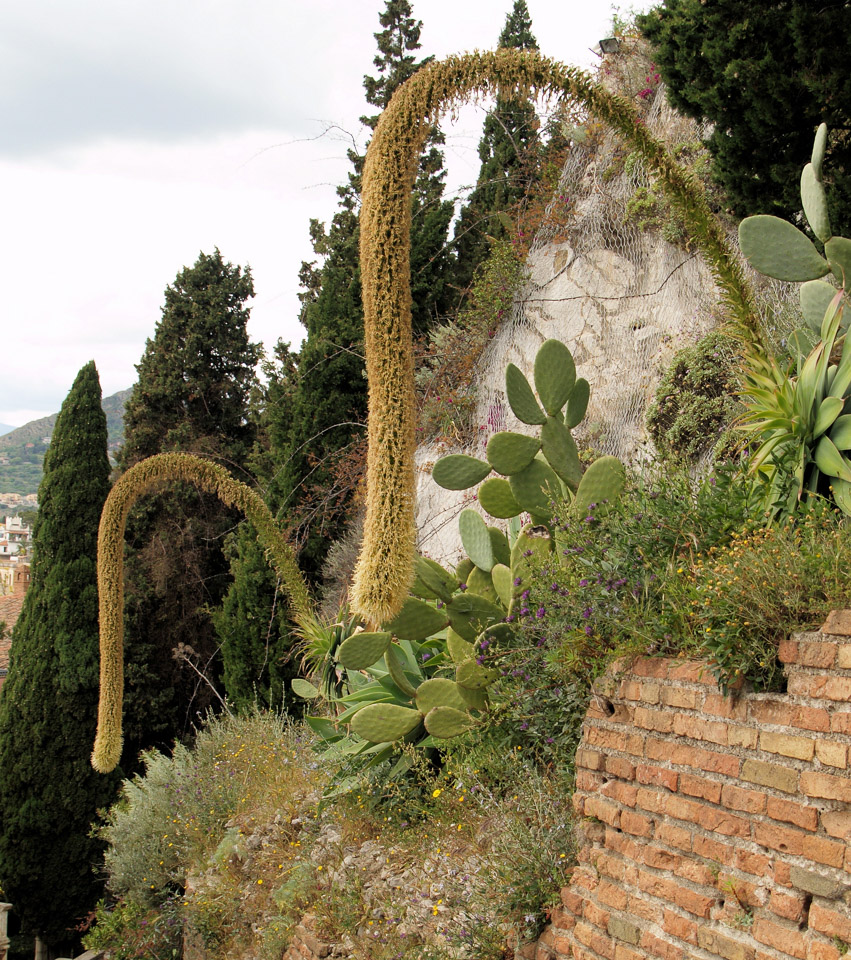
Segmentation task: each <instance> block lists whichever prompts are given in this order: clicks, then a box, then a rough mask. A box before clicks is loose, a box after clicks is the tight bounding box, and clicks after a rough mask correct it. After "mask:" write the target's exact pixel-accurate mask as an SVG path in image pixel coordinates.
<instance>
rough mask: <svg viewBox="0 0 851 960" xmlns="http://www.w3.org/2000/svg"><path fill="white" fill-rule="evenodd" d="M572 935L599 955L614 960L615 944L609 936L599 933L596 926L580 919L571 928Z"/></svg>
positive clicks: (607, 959)
mask: <svg viewBox="0 0 851 960" xmlns="http://www.w3.org/2000/svg"><path fill="white" fill-rule="evenodd" d="M573 935H574V937H576V939H577V940H578V941H579V942H580V943H584V944H585V946H586V947H588V948H589V949H591V950H593V951H594V952H595V953H598V954H599V955H600V956H601V957H605V958H606V960H614V956H615V946H614V943H613V942H612V939H611V937H609V936H608V935H607V934H604V933H601V932H600V931H599V930H598V929H597V928H596V927H592V926H591V925H590V924H587V923H583V922H581V921H580V922H579V923H577V924H576V926H575V927H574V928H573Z"/></svg>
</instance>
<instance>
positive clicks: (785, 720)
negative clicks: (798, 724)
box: [748, 697, 798, 727]
mask: <svg viewBox="0 0 851 960" xmlns="http://www.w3.org/2000/svg"><path fill="white" fill-rule="evenodd" d="M797 709H798V708H797V707H796V706H795V705H794V704H792V703H789V701H788V700H781V699H773V698H771V697H767V698H765V699H753V700H749V701H748V714H749V716H750V718H751V719H752V720H756V721H757V722H758V723H773V724H776V725H777V726H780V727H794V726H795V714H796V711H797Z"/></svg>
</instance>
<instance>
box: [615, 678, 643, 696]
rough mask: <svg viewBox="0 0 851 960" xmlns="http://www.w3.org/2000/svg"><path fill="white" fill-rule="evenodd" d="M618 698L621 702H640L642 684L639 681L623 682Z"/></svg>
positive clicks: (619, 688)
mask: <svg viewBox="0 0 851 960" xmlns="http://www.w3.org/2000/svg"><path fill="white" fill-rule="evenodd" d="M617 696H618V697H619V698H620V699H621V700H640V699H641V684H640V683H639V682H638V681H637V680H623V681H621V685H620V687H618V692H617Z"/></svg>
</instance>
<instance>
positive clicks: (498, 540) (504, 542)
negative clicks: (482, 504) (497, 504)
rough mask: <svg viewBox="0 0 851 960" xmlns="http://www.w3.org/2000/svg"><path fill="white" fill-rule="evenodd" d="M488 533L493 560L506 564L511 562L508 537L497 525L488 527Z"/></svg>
mask: <svg viewBox="0 0 851 960" xmlns="http://www.w3.org/2000/svg"><path fill="white" fill-rule="evenodd" d="M488 533H489V534H490V538H491V547H492V548H493V558H494V561H495V562H496V563H504V564H505V565H506V566H508V564H509V563H511V547H510V546H509V545H508V537H506V535H505V534H504V533H503V532H502V530H500V529H499V527H488Z"/></svg>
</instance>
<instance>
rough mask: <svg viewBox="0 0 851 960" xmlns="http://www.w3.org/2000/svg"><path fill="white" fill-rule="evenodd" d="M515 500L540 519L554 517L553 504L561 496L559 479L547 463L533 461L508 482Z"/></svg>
mask: <svg viewBox="0 0 851 960" xmlns="http://www.w3.org/2000/svg"><path fill="white" fill-rule="evenodd" d="M508 482H509V484H510V486H511V492H512V493H513V494H514V498H515V499H516V500H517V502H518V503H519V504H520V506H522V507H523V509H524V510H528V511H529V513H534V514H536V515H537V516H540V517H546V518H547V519H549V517H551V516H552V512H553V511H552V507H551V505H550V504H551V503H552V501H553V499H555V498H556V497H558V496H560V494H561V486H560V484H559V482H558V477H557V476H556V475H555V473H554V472H553V471H552V469H551V468H550V467H548V466H547V465H546V464H545V463H542V462H541V461H540V460H533V461H532V462H531V463H530V464H529V466H528V467H526V469H525V470H521V471H520V473H515V474H513V475H512V476H511V477H509V480H508Z"/></svg>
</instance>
